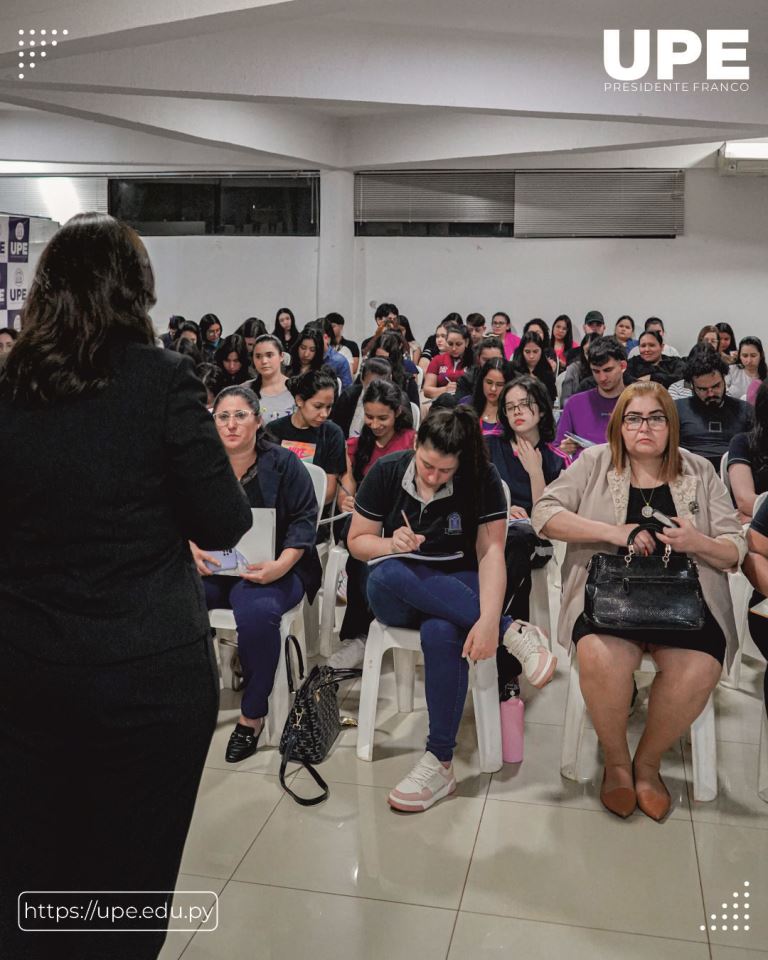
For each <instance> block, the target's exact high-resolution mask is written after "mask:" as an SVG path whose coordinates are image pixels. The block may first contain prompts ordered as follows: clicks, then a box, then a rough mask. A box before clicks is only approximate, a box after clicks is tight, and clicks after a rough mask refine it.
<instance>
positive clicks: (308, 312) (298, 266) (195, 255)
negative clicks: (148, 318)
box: [144, 237, 319, 334]
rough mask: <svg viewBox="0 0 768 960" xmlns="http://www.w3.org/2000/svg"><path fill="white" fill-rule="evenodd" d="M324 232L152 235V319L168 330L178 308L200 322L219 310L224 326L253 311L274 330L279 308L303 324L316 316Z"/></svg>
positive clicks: (228, 328) (229, 326)
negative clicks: (154, 295) (297, 234)
mask: <svg viewBox="0 0 768 960" xmlns="http://www.w3.org/2000/svg"><path fill="white" fill-rule="evenodd" d="M318 239H319V238H318V237H145V238H144V242H145V244H146V247H147V250H148V252H149V256H150V259H151V260H152V266H153V268H154V271H155V283H156V287H157V305H156V306H155V308H154V310H153V311H152V318H153V320H154V323H155V327H156V328H157V330H158V332H160V333H164V332H165V330H166V329H167V327H168V318H169V317H170V316H171V314H174V313H177V314H181V316H183V317H186V318H187V319H188V320H196V321H199V320H200V317H202V316H203V314H205V313H215V314H216V315H217V316H218V317H219V319H220V320H221V322H222V326H223V328H224V333H225V334H228V333H233V332H234V331H235V330H236V329H237V327H239V326H240V324H241V323H242V322H243V320H245V318H246V317H261V319H262V320H263V321H264V322H265V323H266V324H267V326H268V328H269V329H271V327H272V323H273V322H274V319H275V312H276V311H277V309H278V308H279V307H283V306H286V307H290V308H291V309H292V310H293V312H294V313H295V314H296V322H297V323H298V324H299V326H301V325H303V324H304V323H308V322H309V321H310V320H314V319H315V318H316V316H317V312H316V311H317V262H318V255H317V251H318Z"/></svg>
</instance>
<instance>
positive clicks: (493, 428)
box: [463, 357, 511, 437]
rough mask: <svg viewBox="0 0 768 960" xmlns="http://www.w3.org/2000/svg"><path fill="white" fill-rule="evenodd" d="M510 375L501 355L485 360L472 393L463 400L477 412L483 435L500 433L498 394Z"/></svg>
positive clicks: (497, 434) (489, 435)
mask: <svg viewBox="0 0 768 960" xmlns="http://www.w3.org/2000/svg"><path fill="white" fill-rule="evenodd" d="M510 375H511V371H510V367H509V364H508V363H507V361H506V360H504V359H502V358H501V357H495V358H493V359H491V360H486V362H485V363H484V364H483V366H482V367H481V368H480V370H479V371H478V374H477V377H476V378H475V386H474V390H473V392H472V395H471V396H470V397H465V398H464V400H463V402H464V403H468V404H469V406H471V407H472V408H473V410H474V411H475V413H476V414H477V416H478V419H479V420H480V429H481V430H482V432H483V436H484V437H491V436H499V435H500V434H501V424H500V423H499V396H500V395H501V391H502V389H503V388H504V384H505V383H506V382H507V380H509V379H510Z"/></svg>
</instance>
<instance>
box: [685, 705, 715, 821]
mask: <svg viewBox="0 0 768 960" xmlns="http://www.w3.org/2000/svg"><path fill="white" fill-rule="evenodd" d="M691 753H692V755H693V798H694V800H699V801H702V802H707V801H709V800H714V799H715V797H716V796H717V739H716V731H715V695H714V693H711V694H710V695H709V700H707V703H706V706H705V707H704V709H703V710H702V711H701V713H700V714H699V716H698V717H697V718H696V719H695V720H694V721H693V723H692V724H691Z"/></svg>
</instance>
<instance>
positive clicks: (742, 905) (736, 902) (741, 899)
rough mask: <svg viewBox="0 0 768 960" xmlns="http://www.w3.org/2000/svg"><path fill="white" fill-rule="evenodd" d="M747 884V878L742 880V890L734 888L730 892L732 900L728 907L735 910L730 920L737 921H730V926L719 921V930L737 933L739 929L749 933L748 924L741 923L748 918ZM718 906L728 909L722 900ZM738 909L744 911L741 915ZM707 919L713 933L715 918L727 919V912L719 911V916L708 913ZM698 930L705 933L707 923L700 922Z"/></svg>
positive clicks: (715, 923)
mask: <svg viewBox="0 0 768 960" xmlns="http://www.w3.org/2000/svg"><path fill="white" fill-rule="evenodd" d="M749 886H750V882H749V880H744V882H743V892H739V891H738V890H734V891H733V893H732V894H731V896H732V898H733V902H732V903H731V904H730V909H731V910H735V911H736V912H735V913H732V914H731V916H730V919H731V920H732V921H738V922H735V923H732V924H731V926H730V927H729V926H728V924H727V923H721V925H720V930H722V931H723V932H727V931H728V930H730V931H731V932H732V933H739V932H740V931H742V932H744V933H749V930H750V926H749V924H748V923H746V922H745V923H743V924H741V921H742V920H743V921H747V920H749V913H748V911H749V890H748V889H747V888H748V887H749ZM720 908H721V910H724V911H727V910H728V909H729V904H728V903H725V902H723V903H721V904H720ZM739 910H743V911H744V913H743V915H742V914H740V913H739V912H738V911H739ZM709 919H710V924H709V930H710V932H713V933H714V932H716V931H717V929H718V924H717V920H718V919H720V921H727V920H728V919H729V917H728V913H721V914H720V917H719V918H718V915H717V914H716V913H710V915H709ZM699 930H700V931H701V932H702V933H706V931H707V924H704V923H702V924H701V925H700V926H699Z"/></svg>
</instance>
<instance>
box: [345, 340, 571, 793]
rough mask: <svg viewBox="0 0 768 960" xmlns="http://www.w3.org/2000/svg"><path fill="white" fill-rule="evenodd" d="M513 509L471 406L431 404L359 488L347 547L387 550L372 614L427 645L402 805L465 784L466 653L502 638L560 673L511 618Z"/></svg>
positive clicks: (375, 571) (369, 578) (362, 555)
mask: <svg viewBox="0 0 768 960" xmlns="http://www.w3.org/2000/svg"><path fill="white" fill-rule="evenodd" d="M449 339H450V334H449ZM506 518H507V508H506V500H505V497H504V492H503V489H502V486H501V480H500V479H499V475H498V472H497V470H496V468H495V467H493V466H492V465H490V464H489V463H488V455H487V453H486V451H485V447H484V445H483V439H482V435H481V433H480V428H479V426H478V423H477V417H476V416H475V414H474V413H473V411H471V410H469V409H468V408H467V407H462V406H457V407H455V408H454V409H453V410H448V409H440V410H432V411H430V414H429V416H427V417H426V419H425V420H424V421H423V422H422V424H421V426H420V427H419V431H418V435H417V441H416V448H415V450H409V451H403V452H402V453H393V454H391V455H390V456H388V457H384V458H383V459H381V460H379V461H378V462H377V463H376V464H375V465H374V466H373V467H372V469H371V470H370V471H369V473H368V474H367V476H366V477H365V479H364V480H363V482H362V484H361V485H360V487H359V488H358V491H357V495H356V497H355V511H354V513H353V515H352V523H351V527H350V531H349V536H348V541H347V542H348V546H349V551H350V553H351V554H352V556H353V557H355V558H356V559H357V560H360V561H363V562H365V561H370V560H373V559H375V558H379V557H384V558H386V559H384V560H382V561H381V562H380V563H378V564H377V565H376V566H373V567H368V566H366V567H364V568H363V574H364V578H365V580H366V593H367V596H368V602H369V605H370V608H371V611H372V613H373V615H374V616H375V617H376V618H377V619H378V620H379V621H381V622H382V623H384V624H387V625H389V626H393V627H409V628H416V629H419V631H420V634H421V648H422V652H423V654H424V664H425V669H424V677H425V684H426V699H427V712H428V715H429V737H428V739H427V753H426V754H425V756H424V757H423V758H422V759H420V760H419V762H418V763H417V764H416V766H415V767H414V769H413V770H412V771H411V772H410V773H409V774H408V775H407V776H406V777H405V778H404V779H403V780H401V781H400V782H399V783H398V784H397V786H396V787H395V788H394V789H393V790H392V791H391V792H390V794H389V798H388V799H389V803H390V805H391V806H392V807H394V808H395V809H397V810H402V811H405V812H417V811H423V810H426V809H428V808H429V807H430V806H432V804H433V803H435V802H436V801H437V800H439V799H440V798H442V797H444V796H447V795H448V794H451V793H453V792H454V790H455V789H456V779H455V776H454V773H453V765H452V758H453V751H454V748H455V745H456V735H457V733H458V729H459V724H460V723H461V717H462V712H463V706H464V700H465V698H466V693H467V682H468V661H469V660H473V661H477V660H482V659H486V658H488V657H492V656H495V655H496V648H497V646H498V643H499V639H500V638H501V637H503V638H504V642H505V643H509V645H510V646H512V647H513V652H514V653H515V655H517V656H518V659H519V660H520V661H521V663H522V664H523V667H524V669H525V671H526V674H527V675H528V676H529V677H530V678H532V679H533V681H534V682H537V683H539V685H543V684H544V683H546V682H548V681H549V680H550V679H551V676H552V672H553V670H554V660H553V658H552V656H551V654H550V653H549V651H548V650H547V649H546V648H544V647H543V646H542V645H541V644H540V643H537V642H534V641H533V639H532V638H531V636H530V634H528V633H527V632H526V630H525V629H524V628H521V627H519V626H518V625H517V624H514V623H512V622H511V618H502V600H503V585H504V579H505V571H504V541H505V535H506V527H507V520H506ZM415 550H419V551H420V552H421V553H422V554H423V555H428V554H430V553H432V554H434V553H438V554H439V553H450V554H454V553H459V554H461V556H460V558H458V559H456V560H454V561H448V562H441V563H434V564H432V563H429V562H424V561H422V562H417V561H415V560H408V559H405V558H403V559H401V558H399V557H397V556H391V554H397V553H404V552H409V551H415Z"/></svg>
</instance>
